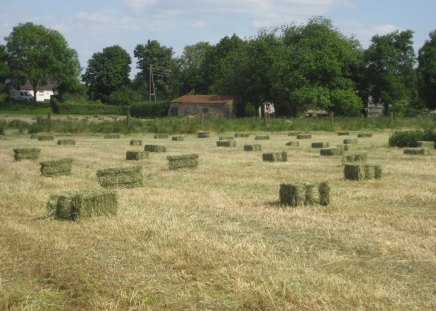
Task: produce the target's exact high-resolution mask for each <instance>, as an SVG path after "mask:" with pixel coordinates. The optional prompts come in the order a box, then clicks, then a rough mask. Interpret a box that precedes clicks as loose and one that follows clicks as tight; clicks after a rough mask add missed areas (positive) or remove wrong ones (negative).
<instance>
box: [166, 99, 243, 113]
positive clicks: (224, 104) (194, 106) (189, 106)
mask: <svg viewBox="0 0 436 311" xmlns="http://www.w3.org/2000/svg"><path fill="white" fill-rule="evenodd" d="M201 113H204V114H206V115H216V116H221V117H232V116H234V115H235V100H234V98H233V97H231V96H224V95H184V96H182V97H179V98H176V99H174V100H172V101H170V106H169V111H168V115H169V116H180V117H183V116H189V115H197V114H201Z"/></svg>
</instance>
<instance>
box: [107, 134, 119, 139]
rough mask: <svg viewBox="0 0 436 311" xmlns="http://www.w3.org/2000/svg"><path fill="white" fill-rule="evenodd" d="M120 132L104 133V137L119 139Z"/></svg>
mask: <svg viewBox="0 0 436 311" xmlns="http://www.w3.org/2000/svg"><path fill="white" fill-rule="evenodd" d="M120 138H121V136H120V134H107V135H104V139H120Z"/></svg>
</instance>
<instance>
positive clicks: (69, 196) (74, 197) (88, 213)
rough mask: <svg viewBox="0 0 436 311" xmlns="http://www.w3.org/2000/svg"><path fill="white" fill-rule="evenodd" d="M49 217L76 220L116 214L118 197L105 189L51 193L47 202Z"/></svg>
mask: <svg viewBox="0 0 436 311" xmlns="http://www.w3.org/2000/svg"><path fill="white" fill-rule="evenodd" d="M47 210H48V214H49V216H50V217H54V218H56V219H66V220H78V219H85V218H90V217H96V216H109V215H116V214H117V211H118V197H117V194H116V192H113V191H107V190H82V191H71V192H64V193H60V194H52V195H50V198H49V200H48V202H47Z"/></svg>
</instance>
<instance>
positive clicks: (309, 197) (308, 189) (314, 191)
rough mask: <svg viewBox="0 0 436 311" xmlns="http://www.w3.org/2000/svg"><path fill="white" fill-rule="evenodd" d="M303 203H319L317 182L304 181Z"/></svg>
mask: <svg viewBox="0 0 436 311" xmlns="http://www.w3.org/2000/svg"><path fill="white" fill-rule="evenodd" d="M304 193H305V198H304V205H314V204H319V187H318V184H317V183H312V182H305V183H304Z"/></svg>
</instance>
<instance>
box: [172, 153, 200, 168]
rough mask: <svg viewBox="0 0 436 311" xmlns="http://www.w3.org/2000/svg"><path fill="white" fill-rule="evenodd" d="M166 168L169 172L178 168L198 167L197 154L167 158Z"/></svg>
mask: <svg viewBox="0 0 436 311" xmlns="http://www.w3.org/2000/svg"><path fill="white" fill-rule="evenodd" d="M167 160H168V167H169V169H170V170H174V169H179V168H194V167H197V166H198V163H199V161H198V154H183V155H177V156H167Z"/></svg>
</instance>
